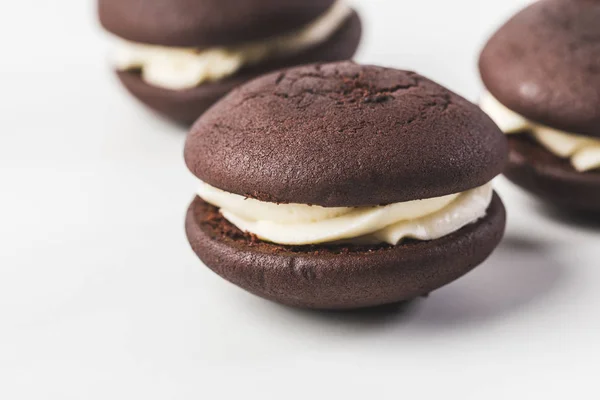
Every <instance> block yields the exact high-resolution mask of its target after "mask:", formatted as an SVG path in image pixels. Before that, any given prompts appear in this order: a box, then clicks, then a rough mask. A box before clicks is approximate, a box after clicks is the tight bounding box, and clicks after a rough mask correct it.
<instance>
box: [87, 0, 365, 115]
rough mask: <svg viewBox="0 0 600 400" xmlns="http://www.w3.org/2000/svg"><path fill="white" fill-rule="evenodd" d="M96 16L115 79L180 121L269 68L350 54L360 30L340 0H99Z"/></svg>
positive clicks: (356, 16) (355, 19) (348, 55)
mask: <svg viewBox="0 0 600 400" xmlns="http://www.w3.org/2000/svg"><path fill="white" fill-rule="evenodd" d="M99 15H100V21H101V23H102V25H103V26H104V27H105V28H106V29H107V30H108V31H110V32H111V33H113V34H114V35H116V39H115V42H116V43H115V45H116V48H115V50H114V52H113V64H114V67H115V69H116V71H117V74H118V76H119V78H120V80H121V82H122V83H123V84H124V85H125V87H126V88H127V89H128V90H129V92H131V93H132V94H133V95H134V96H135V97H137V98H138V99H139V100H141V101H142V102H143V103H145V104H146V105H148V106H149V107H150V108H152V109H154V110H156V111H158V112H159V113H162V114H164V115H165V116H167V117H169V118H171V119H173V120H176V121H178V122H181V123H184V124H191V123H193V122H194V121H195V120H196V119H197V118H198V117H199V116H200V115H201V114H202V113H203V112H204V111H205V110H206V109H207V108H208V107H210V106H211V105H212V104H213V103H214V102H215V101H217V100H218V99H219V98H221V97H222V96H224V95H225V94H226V93H227V92H229V91H230V90H231V89H233V88H234V87H236V86H239V85H240V84H242V83H244V82H246V81H248V80H251V79H252V78H255V77H257V76H259V75H262V74H265V73H267V72H269V71H273V70H276V69H280V68H285V67H289V66H294V65H300V64H309V63H314V62H319V61H339V60H347V59H350V58H352V56H353V55H354V53H355V51H356V49H357V47H358V44H359V41H360V37H361V22H360V19H359V17H358V15H357V13H356V12H355V11H354V10H353V9H352V8H350V7H349V6H348V5H347V4H346V3H345V2H344V0H285V1H281V0H158V1H157V0H99Z"/></svg>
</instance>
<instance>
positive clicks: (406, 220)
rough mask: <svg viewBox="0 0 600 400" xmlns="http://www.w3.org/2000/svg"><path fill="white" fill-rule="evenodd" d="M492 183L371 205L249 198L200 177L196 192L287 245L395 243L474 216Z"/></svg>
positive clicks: (246, 227)
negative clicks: (218, 186) (423, 198)
mask: <svg viewBox="0 0 600 400" xmlns="http://www.w3.org/2000/svg"><path fill="white" fill-rule="evenodd" d="M492 194H493V189H492V185H491V183H488V184H486V185H484V186H481V187H479V188H476V189H472V190H469V191H467V192H464V193H458V194H451V195H448V196H443V197H436V198H431V199H425V200H415V201H408V202H403V203H394V204H390V205H386V206H373V207H335V208H326V207H320V206H309V205H306V204H276V203H268V202H263V201H258V200H255V199H248V198H245V197H243V196H239V195H237V194H233V193H228V192H225V191H222V190H220V189H217V188H215V187H213V186H210V185H208V184H206V183H204V182H201V184H200V188H199V190H198V195H199V196H200V197H201V198H202V199H203V200H204V201H206V202H207V203H210V204H212V205H214V206H216V207H219V208H220V211H221V213H222V214H223V216H224V217H225V218H226V219H227V220H228V221H229V222H231V223H232V224H233V225H235V226H237V227H238V228H239V229H240V230H242V231H245V232H250V233H253V234H255V235H256V236H258V237H259V238H260V239H262V240H265V241H269V242H273V243H279V244H288V245H308V244H318V243H330V242H340V241H342V242H351V243H369V244H370V243H389V244H392V245H395V244H398V243H399V242H400V241H401V240H402V239H404V238H413V239H419V240H434V239H439V238H441V237H443V236H446V235H449V234H451V233H452V232H455V231H457V230H459V229H461V228H462V227H464V226H466V225H468V224H470V223H473V222H475V221H477V220H478V219H480V218H482V217H484V216H485V214H486V210H487V208H488V207H489V205H490V203H491V201H492Z"/></svg>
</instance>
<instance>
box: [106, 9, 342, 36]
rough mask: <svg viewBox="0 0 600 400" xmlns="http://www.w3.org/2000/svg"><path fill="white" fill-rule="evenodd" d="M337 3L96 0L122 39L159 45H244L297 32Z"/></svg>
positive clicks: (108, 25)
mask: <svg viewBox="0 0 600 400" xmlns="http://www.w3.org/2000/svg"><path fill="white" fill-rule="evenodd" d="M334 2H335V0H285V1H282V0H99V3H98V11H99V15H100V21H101V23H102V25H103V26H104V27H105V28H106V29H107V30H108V31H110V32H112V33H114V34H116V35H117V36H120V37H122V38H124V39H127V40H130V41H133V42H138V43H147V44H153V45H161V46H177V47H200V48H201V47H212V46H229V45H232V44H239V43H246V42H249V41H253V40H260V39H264V38H268V37H271V36H276V35H281V34H285V33H287V32H292V31H294V30H296V29H299V28H301V27H303V26H305V25H306V24H308V23H310V22H311V21H313V20H315V19H316V18H317V17H319V16H320V15H321V14H323V13H324V12H325V11H326V10H327V9H328V8H329V7H331V6H332V5H333V3H334Z"/></svg>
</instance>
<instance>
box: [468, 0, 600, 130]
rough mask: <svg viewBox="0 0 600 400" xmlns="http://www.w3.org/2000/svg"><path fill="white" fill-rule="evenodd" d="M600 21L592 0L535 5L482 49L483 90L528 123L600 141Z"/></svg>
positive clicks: (547, 0) (598, 5) (556, 0)
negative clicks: (596, 138) (523, 117)
mask: <svg viewBox="0 0 600 400" xmlns="http://www.w3.org/2000/svg"><path fill="white" fill-rule="evenodd" d="M599 21H600V2H598V1H596V0H569V1H564V0H540V1H537V2H536V3H534V4H533V5H531V6H529V7H528V8H526V9H525V10H523V11H521V12H520V13H518V14H517V15H515V16H514V17H513V18H512V19H511V20H509V21H508V22H507V23H506V24H505V25H504V26H503V27H502V28H500V30H499V31H498V32H497V33H496V34H495V35H494V36H493V37H492V38H491V39H490V41H489V42H488V44H487V45H486V46H485V49H484V50H483V52H482V54H481V58H480V62H479V67H480V71H481V76H482V78H483V82H484V83H485V86H486V87H487V89H488V90H489V91H490V92H491V93H492V94H493V95H494V97H496V98H497V99H498V100H500V102H501V103H502V104H504V105H505V106H507V107H508V108H509V109H511V110H513V111H515V112H517V113H519V114H520V115H523V116H525V117H527V118H528V119H530V120H532V121H535V122H537V123H540V124H543V125H547V126H551V127H553V128H555V129H559V130H563V131H567V132H573V133H578V134H584V135H588V136H594V137H599V138H600V23H599Z"/></svg>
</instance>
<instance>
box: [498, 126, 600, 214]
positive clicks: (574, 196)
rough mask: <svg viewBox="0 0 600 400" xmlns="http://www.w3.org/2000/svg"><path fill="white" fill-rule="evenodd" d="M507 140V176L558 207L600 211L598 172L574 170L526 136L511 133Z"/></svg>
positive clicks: (505, 173)
mask: <svg viewBox="0 0 600 400" xmlns="http://www.w3.org/2000/svg"><path fill="white" fill-rule="evenodd" d="M508 143H509V146H510V154H509V162H508V168H506V170H505V171H504V175H506V177H507V178H508V179H510V180H511V181H512V182H514V183H516V184H517V185H519V186H521V187H523V188H525V189H527V190H528V191H529V192H531V193H533V194H535V195H537V196H539V197H540V198H541V199H543V200H544V201H546V202H548V203H551V204H554V205H557V206H559V207H564V208H567V209H570V210H576V211H583V212H593V213H598V212H600V171H593V172H587V173H581V172H578V171H576V170H575V169H574V168H573V166H571V164H570V163H569V161H568V160H563V159H560V158H558V157H556V156H555V155H554V154H552V153H550V152H549V151H548V150H546V149H544V148H543V147H541V146H539V145H538V144H537V143H535V142H534V141H533V140H532V139H531V137H529V136H527V135H511V136H509V138H508Z"/></svg>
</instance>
